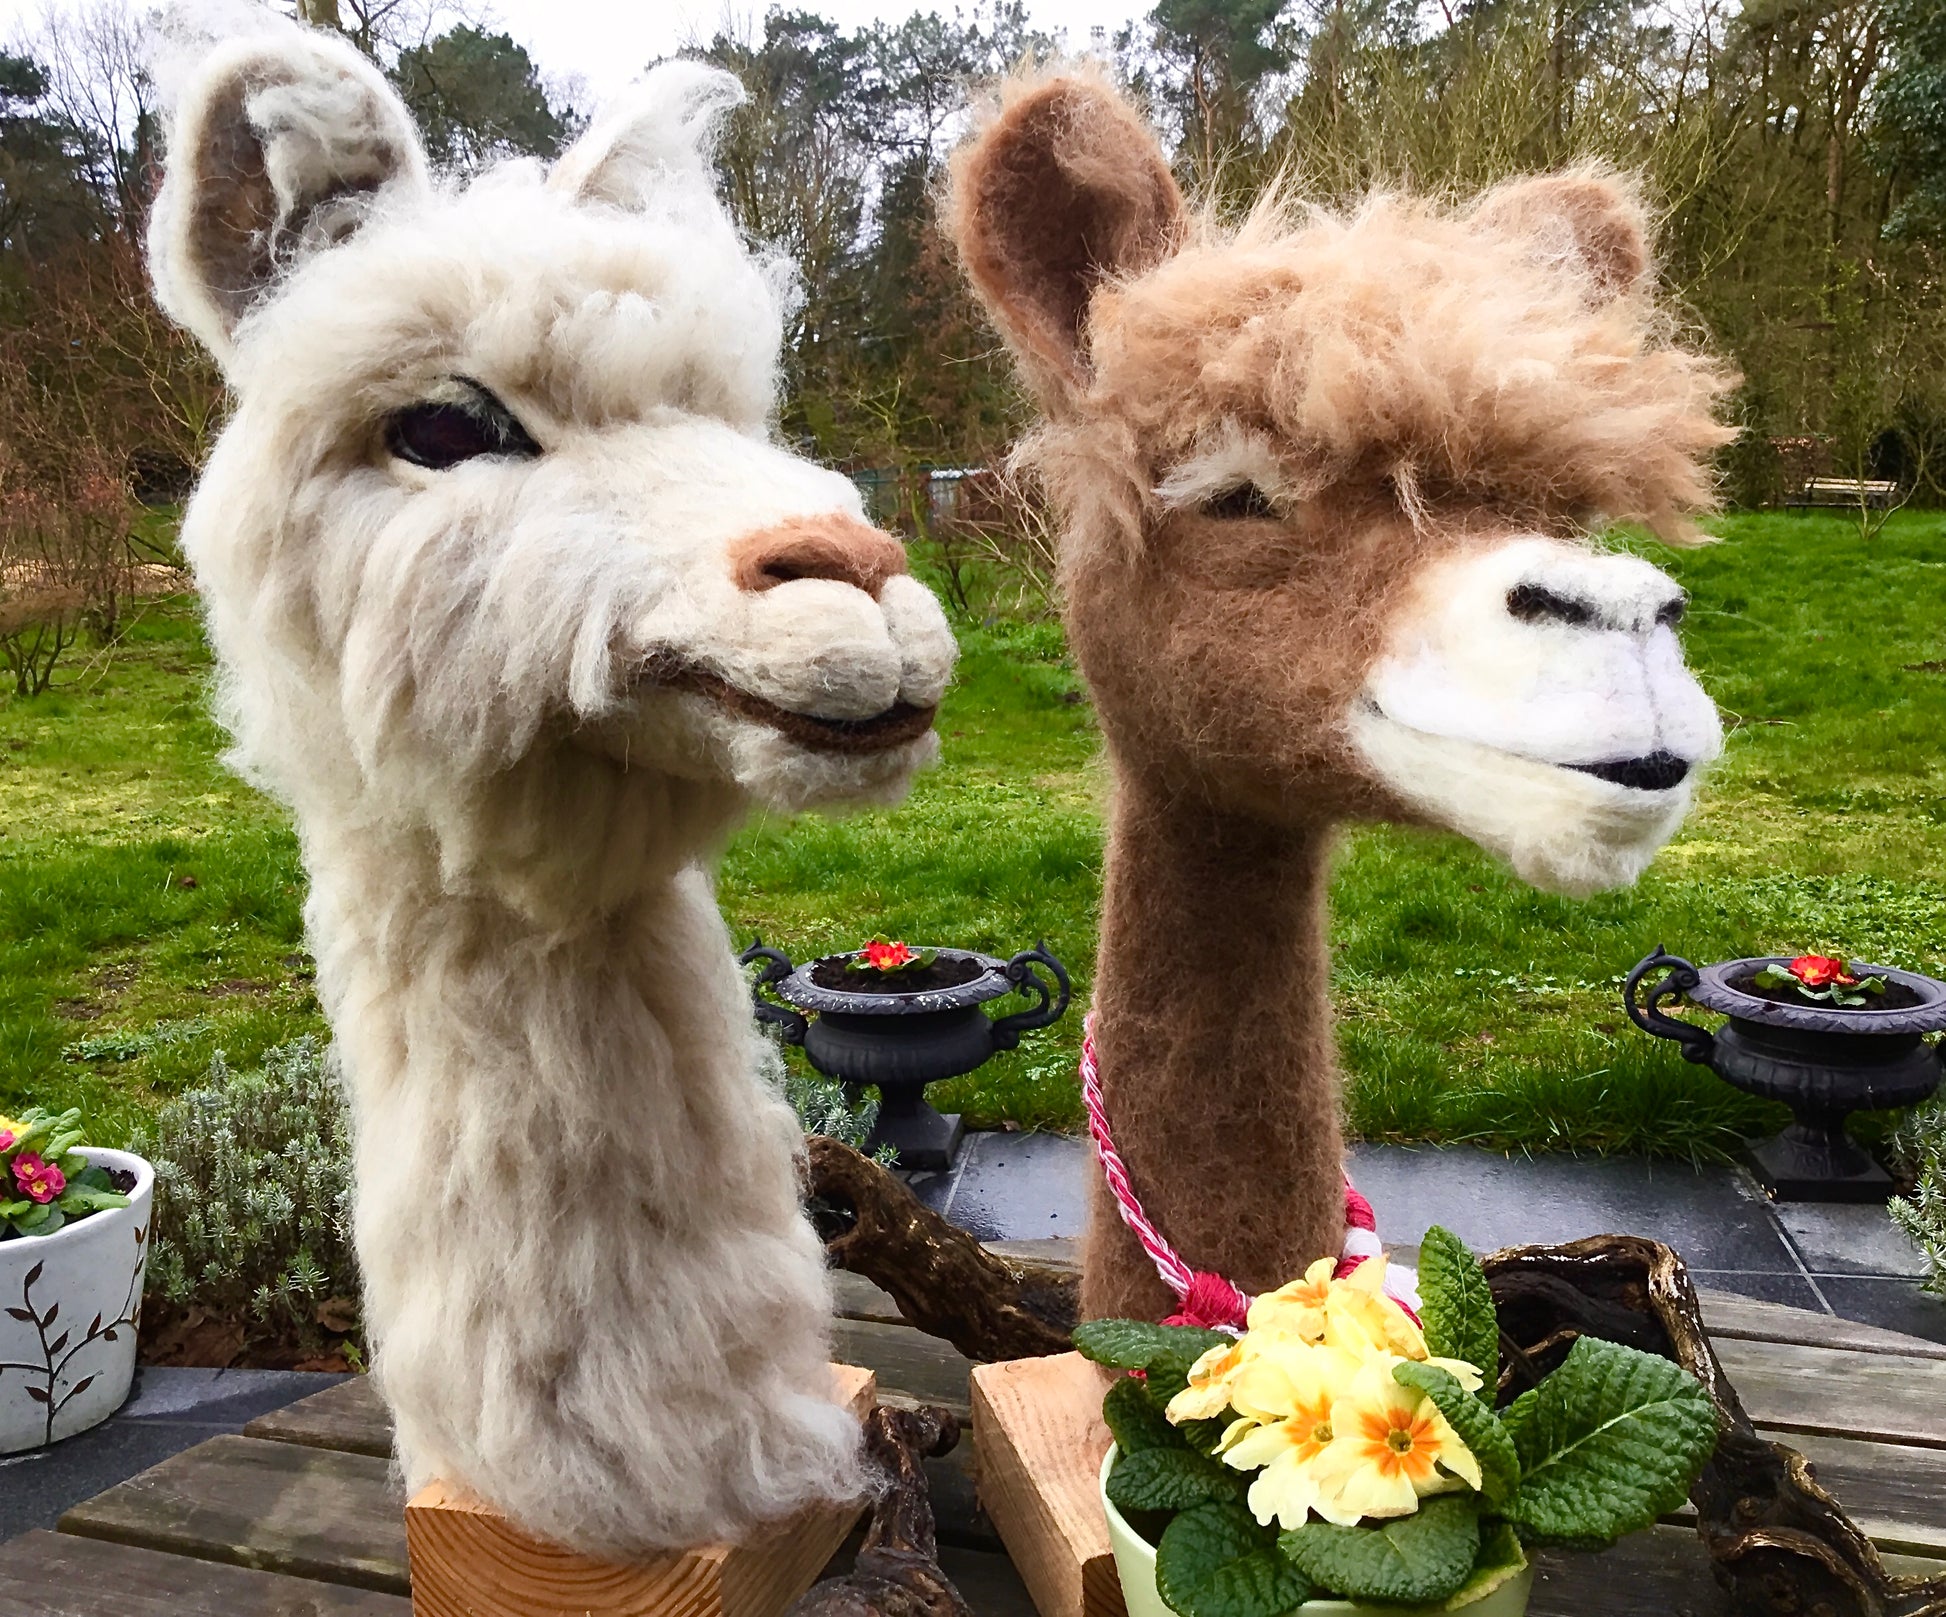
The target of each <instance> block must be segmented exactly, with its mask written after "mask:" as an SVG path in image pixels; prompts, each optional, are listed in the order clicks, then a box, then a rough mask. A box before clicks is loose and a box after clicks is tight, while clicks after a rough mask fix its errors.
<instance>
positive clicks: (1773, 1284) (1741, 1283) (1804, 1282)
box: [1689, 1269, 1879, 1324]
mask: <svg viewBox="0 0 1946 1617" xmlns="http://www.w3.org/2000/svg"><path fill="white" fill-rule="evenodd" d="M1689 1278H1690V1279H1691V1280H1692V1281H1693V1282H1695V1285H1696V1288H1697V1290H1699V1291H1733V1292H1735V1293H1736V1294H1737V1295H1738V1296H1739V1297H1754V1298H1755V1299H1756V1300H1757V1301H1758V1302H1760V1303H1783V1304H1784V1305H1785V1306H1787V1307H1790V1308H1808V1309H1810V1310H1811V1311H1812V1312H1813V1313H1817V1314H1827V1313H1830V1312H1832V1310H1830V1309H1829V1308H1827V1307H1826V1306H1825V1298H1824V1296H1823V1294H1822V1293H1820V1292H1819V1290H1818V1288H1817V1285H1816V1284H1815V1282H1813V1281H1812V1279H1811V1277H1810V1276H1809V1275H1807V1274H1805V1273H1804V1272H1803V1271H1802V1270H1798V1269H1794V1270H1792V1271H1791V1272H1790V1273H1789V1274H1767V1273H1752V1272H1750V1271H1748V1270H1744V1269H1691V1270H1690V1271H1689ZM1871 1323H1873V1324H1877V1323H1879V1322H1878V1321H1876V1320H1874V1321H1872V1322H1871Z"/></svg>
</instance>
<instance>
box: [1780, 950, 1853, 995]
mask: <svg viewBox="0 0 1946 1617" xmlns="http://www.w3.org/2000/svg"><path fill="white" fill-rule="evenodd" d="M1791 975H1792V976H1793V977H1795V978H1796V979H1797V980H1798V981H1799V982H1801V983H1802V984H1804V986H1805V987H1806V988H1824V987H1827V986H1829V985H1830V984H1832V983H1836V984H1837V985H1838V986H1839V987H1840V988H1851V987H1854V986H1856V984H1857V982H1858V979H1857V978H1856V977H1854V976H1852V974H1851V973H1850V972H1848V971H1846V970H1845V963H1844V961H1842V960H1834V959H1832V958H1831V956H1830V955H1828V954H1801V955H1799V956H1798V957H1797V958H1796V959H1795V960H1793V961H1792V962H1791Z"/></svg>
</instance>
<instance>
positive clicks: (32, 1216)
mask: <svg viewBox="0 0 1946 1617" xmlns="http://www.w3.org/2000/svg"><path fill="white" fill-rule="evenodd" d="M82 1132H83V1131H82V1128H81V1113H80V1112H79V1111H78V1110H71V1111H66V1112H62V1113H59V1114H56V1113H52V1112H47V1111H43V1110H42V1109H41V1108H39V1107H33V1108H30V1109H29V1110H27V1111H25V1112H23V1113H21V1115H20V1116H19V1117H17V1118H15V1117H0V1454H14V1453H18V1452H19V1451H20V1450H22V1449H32V1448H39V1447H40V1446H42V1445H43V1444H46V1443H52V1442H54V1441H55V1440H56V1439H57V1438H63V1437H72V1436H73V1435H74V1434H75V1433H76V1432H82V1431H86V1430H87V1429H88V1428H89V1427H90V1426H94V1425H97V1424H98V1423H100V1422H101V1421H104V1420H106V1419H107V1418H108V1417H109V1416H110V1415H112V1414H113V1413H114V1412H115V1411H116V1410H117V1409H119V1408H120V1407H121V1404H122V1401H123V1400H124V1399H125V1398H127V1397H128V1389H129V1384H130V1383H131V1382H132V1381H133V1379H134V1376H135V1331H136V1325H137V1323H138V1321H139V1320H140V1318H141V1313H142V1277H143V1274H144V1271H145V1270H146V1268H147V1264H148V1239H149V1210H150V1204H151V1200H152V1197H153V1195H154V1187H155V1176H154V1174H153V1172H152V1171H151V1170H150V1168H149V1165H148V1163H146V1162H144V1161H143V1160H142V1158H140V1157H138V1156H136V1155H134V1154H133V1153H131V1152H128V1151H112V1150H108V1149H106V1148H105V1147H101V1146H91V1145H86V1144H84V1143H83V1138H82Z"/></svg>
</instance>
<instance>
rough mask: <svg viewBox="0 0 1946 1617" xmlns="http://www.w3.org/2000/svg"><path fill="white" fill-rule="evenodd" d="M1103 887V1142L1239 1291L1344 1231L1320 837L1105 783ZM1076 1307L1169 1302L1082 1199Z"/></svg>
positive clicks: (1099, 1208) (1134, 1307)
mask: <svg viewBox="0 0 1946 1617" xmlns="http://www.w3.org/2000/svg"><path fill="white" fill-rule="evenodd" d="M1113 846H1114V849H1115V854H1114V857H1113V859H1112V861H1111V863H1110V865H1109V869H1108V872H1107V876H1106V880H1105V884H1104V890H1103V894H1102V930H1101V963H1100V975H1099V976H1098V978H1097V979H1096V984H1095V995H1094V1015H1095V1018H1096V1028H1097V1040H1096V1043H1097V1056H1098V1058H1099V1060H1100V1062H1101V1067H1102V1073H1103V1082H1104V1095H1105V1099H1106V1102H1107V1105H1108V1110H1109V1115H1110V1117H1111V1118H1112V1120H1113V1126H1114V1134H1115V1143H1116V1146H1117V1147H1118V1149H1119V1150H1120V1151H1121V1153H1122V1156H1123V1159H1124V1161H1126V1162H1127V1164H1128V1170H1129V1174H1130V1176H1131V1178H1132V1180H1133V1182H1134V1184H1135V1187H1136V1191H1137V1194H1139V1195H1140V1196H1141V1198H1142V1202H1143V1206H1144V1209H1145V1210H1146V1211H1147V1212H1148V1214H1149V1216H1150V1217H1151V1218H1152V1219H1154V1220H1155V1222H1156V1224H1157V1226H1158V1227H1159V1228H1160V1229H1162V1230H1163V1231H1164V1232H1165V1233H1166V1234H1167V1236H1168V1237H1169V1239H1170V1241H1171V1242H1173V1243H1174V1245H1175V1246H1176V1248H1177V1250H1178V1251H1179V1252H1181V1253H1183V1254H1184V1256H1185V1257H1187V1258H1188V1259H1189V1261H1190V1262H1191V1263H1192V1264H1194V1265H1195V1266H1196V1267H1197V1268H1200V1269H1215V1270H1216V1271H1217V1272H1218V1273H1220V1274H1223V1275H1226V1276H1228V1277H1229V1278H1230V1279H1232V1280H1234V1281H1235V1282H1236V1283H1237V1284H1238V1285H1240V1286H1242V1287H1243V1288H1244V1289H1245V1290H1246V1291H1251V1292H1255V1291H1264V1290H1269V1289H1270V1288H1271V1287H1273V1286H1278V1285H1281V1284H1282V1283H1283V1282H1284V1281H1286V1280H1288V1279H1290V1278H1292V1277H1293V1276H1294V1275H1296V1274H1298V1273H1300V1272H1301V1271H1302V1270H1303V1268H1304V1266H1305V1264H1306V1263H1308V1262H1309V1261H1310V1260H1311V1259H1313V1258H1315V1257H1316V1256H1317V1255H1318V1254H1319V1253H1321V1252H1335V1251H1337V1249H1338V1244H1339V1242H1340V1240H1341V1239H1342V1237H1343V1234H1344V1193H1343V1189H1342V1173H1343V1169H1342V1162H1343V1152H1344V1146H1343V1142H1342V1140H1341V1139H1340V1136H1339V1124H1338V1086H1337V1077H1336V1067H1335V1062H1334V1057H1333V1052H1332V1039H1331V1014H1330V1004H1329V1000H1328V999H1327V997H1326V995H1325V993H1324V984H1325V982H1326V981H1327V976H1328V973H1329V970H1330V958H1329V952H1328V950H1327V947H1326V944H1325V938H1324V914H1323V907H1322V905H1321V904H1320V903H1319V902H1318V898H1319V894H1320V893H1321V892H1322V890H1323V883H1324V878H1325V872H1326V867H1327V864H1328V861H1329V856H1330V837H1329V834H1328V833H1327V832H1325V831H1322V830H1316V829H1295V830H1292V829H1285V828H1281V827H1276V826H1271V825H1267V824H1266V823H1264V822H1263V821H1262V820H1260V819H1258V818H1256V817H1255V816H1252V815H1247V814H1235V813H1230V812H1226V811H1224V810H1222V809H1220V808H1216V807H1214V806H1213V805H1211V804H1209V803H1207V802H1197V801H1195V800H1193V799H1190V798H1187V797H1180V796H1179V797H1174V798H1162V797H1158V796H1157V795H1156V794H1155V793H1154V792H1153V790H1152V789H1151V788H1149V787H1148V786H1147V785H1145V784H1143V783H1140V782H1138V781H1133V780H1129V779H1128V778H1126V777H1125V778H1124V780H1123V783H1122V784H1121V786H1120V787H1119V788H1118V792H1117V797H1116V801H1115V807H1114V825H1113ZM1092 1199H1093V1207H1092V1209H1091V1214H1092V1216H1091V1218H1090V1221H1089V1231H1088V1242H1087V1252H1086V1263H1085V1267H1084V1271H1083V1289H1082V1299H1081V1302H1082V1308H1083V1310H1084V1312H1086V1313H1087V1314H1088V1315H1090V1316H1091V1317H1099V1316H1112V1317H1121V1316H1127V1317H1133V1318H1138V1319H1143V1318H1146V1319H1158V1318H1160V1317H1162V1316H1163V1315H1164V1314H1167V1313H1169V1312H1171V1311H1172V1310H1173V1308H1174V1306H1175V1304H1174V1299H1173V1298H1172V1296H1171V1295H1170V1293H1169V1292H1168V1291H1167V1289H1166V1288H1165V1287H1164V1286H1163V1284H1162V1282H1161V1281H1160V1280H1159V1279H1157V1277H1156V1272H1155V1269H1154V1267H1153V1266H1152V1265H1151V1264H1150V1262H1149V1260H1148V1257H1147V1255H1146V1254H1145V1253H1144V1252H1143V1251H1142V1249H1141V1247H1140V1246H1139V1245H1138V1244H1137V1243H1136V1241H1135V1238H1134V1237H1133V1236H1132V1235H1130V1234H1129V1232H1128V1230H1127V1228H1126V1227H1125V1226H1124V1225H1123V1224H1122V1222H1121V1219H1120V1217H1119V1216H1118V1215H1117V1214H1116V1212H1115V1210H1114V1206H1113V1204H1112V1203H1111V1202H1110V1201H1109V1199H1108V1197H1107V1194H1106V1192H1105V1190H1104V1189H1103V1188H1102V1185H1101V1182H1100V1178H1099V1176H1098V1175H1097V1176H1096V1181H1095V1184H1094V1186H1093V1188H1092Z"/></svg>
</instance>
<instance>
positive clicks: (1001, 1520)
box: [973, 1353, 1127, 1617]
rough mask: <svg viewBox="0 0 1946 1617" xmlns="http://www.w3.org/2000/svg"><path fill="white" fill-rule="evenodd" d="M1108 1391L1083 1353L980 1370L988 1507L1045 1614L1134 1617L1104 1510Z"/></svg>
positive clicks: (981, 1471)
mask: <svg viewBox="0 0 1946 1617" xmlns="http://www.w3.org/2000/svg"><path fill="white" fill-rule="evenodd" d="M1108 1385H1109V1382H1108V1374H1107V1372H1105V1371H1103V1370H1101V1369H1100V1368H1099V1367H1097V1366H1096V1365H1093V1364H1090V1363H1089V1362H1088V1361H1087V1360H1086V1359H1084V1358H1082V1357H1081V1355H1080V1354H1079V1353H1060V1354H1055V1355H1053V1356H1051V1357H1048V1358H1044V1359H1010V1360H1007V1361H1006V1362H1004V1363H1001V1364H982V1365H979V1366H977V1367H976V1368H975V1369H974V1371H973V1456H974V1465H975V1467H976V1471H977V1475H978V1478H979V1489H980V1503H981V1504H982V1505H983V1506H985V1507H986V1513H987V1515H988V1516H989V1517H991V1518H992V1520H993V1525H994V1527H995V1529H996V1530H997V1531H998V1532H999V1534H1000V1538H1001V1541H1002V1542H1003V1543H1004V1544H1005V1545H1006V1546H1007V1554H1008V1555H1009V1556H1010V1557H1012V1559H1013V1563H1014V1566H1015V1568H1016V1570H1018V1571H1019V1573H1020V1577H1021V1581H1022V1582H1023V1583H1025V1584H1026V1585H1027V1592H1028V1593H1029V1594H1031V1595H1032V1596H1033V1597H1034V1605H1035V1606H1036V1607H1037V1608H1038V1609H1039V1611H1040V1617H1126V1612H1127V1608H1126V1607H1125V1606H1124V1605H1123V1604H1122V1583H1121V1579H1120V1578H1119V1577H1117V1576H1116V1573H1115V1557H1114V1555H1113V1553H1112V1552H1111V1551H1110V1549H1109V1547H1108V1521H1107V1518H1106V1517H1104V1516H1103V1515H1102V1510H1101V1485H1100V1477H1101V1461H1102V1456H1103V1455H1105V1454H1106V1453H1107V1452H1108V1444H1109V1441H1110V1439H1109V1435H1108V1428H1107V1427H1106V1426H1105V1425H1104V1424H1103V1423H1102V1418H1101V1400H1102V1396H1103V1394H1105V1393H1106V1392H1107V1391H1108Z"/></svg>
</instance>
